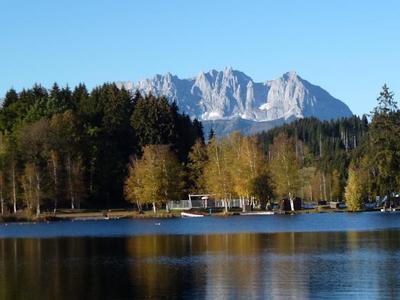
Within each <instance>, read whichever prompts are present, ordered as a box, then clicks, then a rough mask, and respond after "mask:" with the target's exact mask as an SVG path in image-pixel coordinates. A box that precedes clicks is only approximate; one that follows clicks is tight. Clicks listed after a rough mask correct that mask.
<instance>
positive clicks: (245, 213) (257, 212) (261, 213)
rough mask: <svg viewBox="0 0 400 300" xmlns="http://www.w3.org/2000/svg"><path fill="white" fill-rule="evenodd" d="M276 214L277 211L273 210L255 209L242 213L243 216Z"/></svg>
mask: <svg viewBox="0 0 400 300" xmlns="http://www.w3.org/2000/svg"><path fill="white" fill-rule="evenodd" d="M274 214H275V213H274V212H273V211H253V212H244V213H240V215H241V216H270V215H274Z"/></svg>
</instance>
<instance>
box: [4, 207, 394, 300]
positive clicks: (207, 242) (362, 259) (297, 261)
mask: <svg viewBox="0 0 400 300" xmlns="http://www.w3.org/2000/svg"><path fill="white" fill-rule="evenodd" d="M399 266H400V213H362V214H348V213H336V214H310V215H297V216H262V217H230V218H218V217H206V218H201V219H169V220H165V219H162V220H118V221H79V222H55V223H48V224H46V223H44V224H8V225H7V226H6V225H0V299H159V298H172V299H173V298H187V299H203V298H208V299H232V298H233V299H238V298H239V299H251V298H254V299H271V298H272V299H306V298H315V299H331V298H335V299H350V298H351V299H377V298H378V299H385V298H386V299H399V298H400V267H399Z"/></svg>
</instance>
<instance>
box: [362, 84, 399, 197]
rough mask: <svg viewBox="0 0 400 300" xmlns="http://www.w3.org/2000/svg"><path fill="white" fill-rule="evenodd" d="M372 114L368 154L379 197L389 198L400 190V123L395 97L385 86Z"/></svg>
mask: <svg viewBox="0 0 400 300" xmlns="http://www.w3.org/2000/svg"><path fill="white" fill-rule="evenodd" d="M377 100H378V106H377V107H376V108H375V109H374V111H373V116H372V122H371V126H370V131H369V138H370V139H369V147H368V151H367V156H368V161H369V165H370V167H371V169H370V171H371V173H373V174H374V178H375V181H376V185H375V186H376V189H377V194H380V195H388V196H390V193H391V192H394V191H395V190H397V189H398V188H399V179H400V176H399V166H400V151H399V149H400V119H399V112H398V110H397V103H396V101H395V100H394V94H393V93H392V92H391V91H390V90H389V88H388V87H387V85H384V86H383V88H382V91H381V93H380V95H379V97H378V99H377Z"/></svg>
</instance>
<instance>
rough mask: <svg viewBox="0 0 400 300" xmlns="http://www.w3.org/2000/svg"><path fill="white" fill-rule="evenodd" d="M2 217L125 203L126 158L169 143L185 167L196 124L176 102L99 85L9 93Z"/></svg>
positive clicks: (3, 128)
mask: <svg viewBox="0 0 400 300" xmlns="http://www.w3.org/2000/svg"><path fill="white" fill-rule="evenodd" d="M0 132H1V135H0V201H1V212H4V211H6V210H10V211H12V212H16V211H17V210H18V209H25V208H27V209H28V210H29V211H36V212H37V213H39V212H40V208H41V207H46V208H48V209H56V208H57V207H70V208H79V207H81V205H82V206H84V207H96V208H111V207H118V206H119V207H121V206H122V205H126V202H124V200H123V199H124V198H123V183H124V180H125V177H126V175H127V165H128V162H129V157H130V156H138V155H139V156H140V155H141V152H142V147H143V146H145V145H147V144H169V145H171V147H172V149H173V151H174V152H175V153H176V154H177V157H178V158H179V161H180V162H181V163H185V162H186V159H187V156H188V152H189V150H190V148H191V146H192V145H193V144H194V142H195V140H196V139H202V138H203V132H202V126H201V123H200V122H198V121H197V120H193V121H192V120H190V118H189V117H188V116H187V115H184V114H180V113H179V112H178V109H177V106H176V105H175V104H169V103H168V101H167V100H166V99H165V98H155V97H153V96H151V95H149V96H146V97H142V96H141V95H140V94H138V93H136V94H134V95H132V94H130V93H129V92H128V91H126V90H124V89H118V88H117V86H116V85H115V84H104V85H102V86H99V87H96V88H94V89H93V90H92V91H91V92H89V91H88V90H87V88H86V87H85V85H83V84H81V85H78V86H77V87H75V88H74V89H73V90H71V89H70V88H69V87H62V88H60V87H59V86H58V85H57V84H54V86H53V87H52V88H51V89H50V90H47V89H45V88H44V87H42V86H40V85H35V86H33V87H32V88H31V89H25V90H23V91H21V92H19V93H17V92H16V91H15V90H13V89H11V90H9V91H8V92H7V93H6V95H5V98H4V100H3V105H2V108H1V110H0Z"/></svg>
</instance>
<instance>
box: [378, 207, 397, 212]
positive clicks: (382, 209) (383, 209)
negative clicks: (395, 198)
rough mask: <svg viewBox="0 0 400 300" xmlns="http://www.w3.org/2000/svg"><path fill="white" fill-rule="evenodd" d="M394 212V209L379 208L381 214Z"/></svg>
mask: <svg viewBox="0 0 400 300" xmlns="http://www.w3.org/2000/svg"><path fill="white" fill-rule="evenodd" d="M392 211H396V209H395V208H392V207H389V208H381V212H392Z"/></svg>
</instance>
